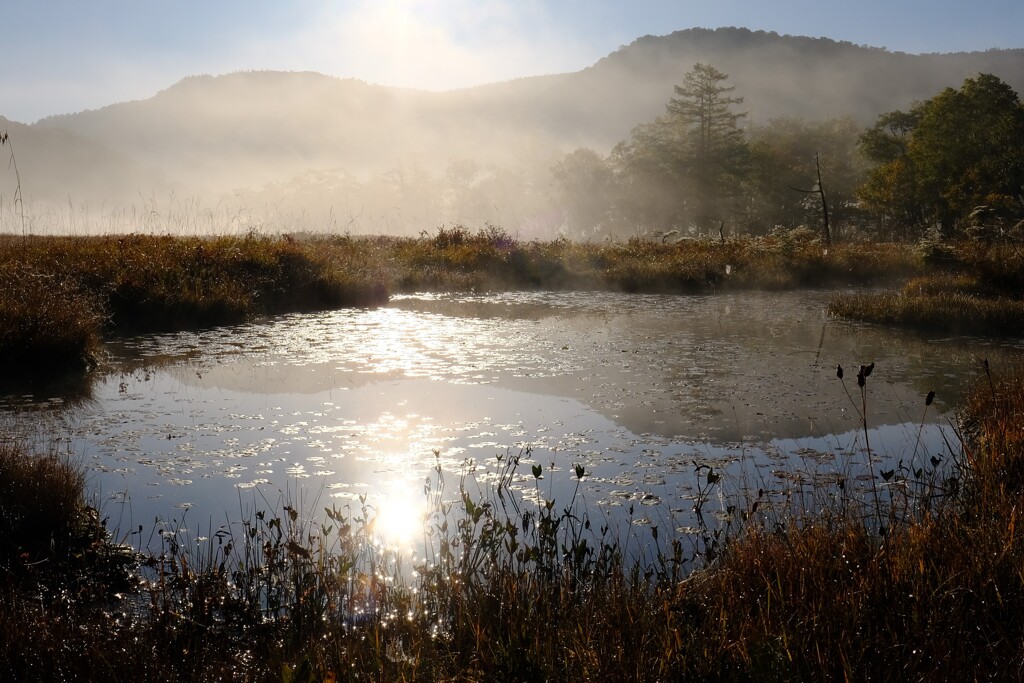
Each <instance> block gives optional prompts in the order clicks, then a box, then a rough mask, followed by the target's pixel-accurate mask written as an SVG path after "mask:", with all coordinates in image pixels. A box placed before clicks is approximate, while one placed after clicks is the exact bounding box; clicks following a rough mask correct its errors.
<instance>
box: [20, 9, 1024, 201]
mask: <svg viewBox="0 0 1024 683" xmlns="http://www.w3.org/2000/svg"><path fill="white" fill-rule="evenodd" d="M696 62H704V63H709V64H712V65H714V66H715V67H716V68H718V69H719V70H721V71H724V72H726V73H728V74H729V76H730V78H729V83H730V84H731V85H734V86H735V87H736V94H737V95H741V96H743V97H744V98H745V102H744V109H746V110H747V111H748V112H749V117H748V119H747V120H748V121H750V122H751V123H764V122H766V121H768V120H770V119H771V118H775V117H783V116H787V117H802V118H806V119H810V120H816V119H823V118H828V117H841V116H851V117H853V118H854V119H855V120H857V121H858V122H861V123H863V124H865V125H868V124H870V123H871V122H872V121H873V120H874V119H875V117H877V116H878V115H879V114H881V113H884V112H886V111H891V110H894V109H903V108H906V107H908V106H909V105H910V104H911V103H913V102H914V101H918V100H923V99H927V98H929V97H931V96H933V95H935V94H936V93H937V92H939V91H940V90H941V89H942V88H944V87H947V86H953V87H955V86H959V85H960V84H961V83H962V82H963V80H964V79H965V78H968V77H971V76H974V75H976V74H977V73H979V72H985V73H993V74H995V75H997V76H998V77H1000V78H1001V79H1003V80H1004V81H1006V82H1007V83H1009V84H1010V85H1011V86H1012V87H1013V88H1014V89H1015V90H1017V91H1018V92H1024V50H1021V49H1017V50H991V51H987V52H977V53H957V54H934V55H911V54H904V53H898V52H889V51H887V50H884V49H880V48H874V47H866V46H858V45H853V44H850V43H843V42H836V41H833V40H829V39H825V38H805V37H796V36H780V35H777V34H775V33H766V32H761V31H748V30H745V29H735V28H729V29H718V30H704V29H690V30H685V31H678V32H676V33H673V34H671V35H667V36H658V37H656V36H645V37H643V38H640V39H638V40H636V41H634V42H633V43H632V44H630V45H628V46H624V47H622V48H620V49H619V50H617V51H615V52H613V53H612V54H610V55H608V56H607V57H605V58H603V59H601V60H600V61H598V62H597V63H596V64H594V65H593V66H591V67H588V68H586V69H583V70H582V71H579V72H576V73H568V74H558V75H551V76H539V77H531V78H523V79H518V80H513V81H508V82H503V83H494V84H490V85H484V86H479V87H474V88H467V89H462V90H455V91H449V92H442V93H436V92H427V91H418V90H408V89H398V88H390V87H384V86H378V85H371V84H367V83H364V82H361V81H357V80H351V79H347V80H343V79H338V78H333V77H329V76H324V75H321V74H316V73H293V72H287V73H285V72H240V73H234V74H229V75H223V76H194V77H190V78H186V79H184V80H182V81H180V82H179V83H177V84H175V85H173V86H171V87H169V88H167V89H166V90H163V91H161V92H159V93H157V94H156V95H154V96H153V97H151V98H149V99H146V100H141V101H133V102H122V103H117V104H112V105H110V106H107V107H104V108H102V109H98V110H92V111H84V112H80V113H77V114H68V115H61V116H53V117H49V118H46V119H43V120H41V121H39V122H37V123H35V124H33V125H31V126H27V127H22V126H17V124H13V123H8V124H3V123H2V122H0V125H8V126H9V127H10V128H11V130H10V132H11V135H12V138H13V139H15V141H16V143H17V144H18V148H17V153H18V161H19V164H20V165H21V167H22V176H23V178H22V179H23V182H24V183H25V186H26V193H29V194H30V195H31V196H32V197H34V198H35V200H37V201H62V202H67V201H68V198H70V199H71V201H72V203H79V202H83V201H89V202H92V203H94V204H95V203H97V202H104V201H110V202H116V201H124V200H125V198H130V197H137V196H147V195H150V194H152V193H154V192H155V193H163V192H168V191H170V190H172V189H173V191H175V192H179V193H181V194H183V195H191V194H203V195H204V196H207V197H212V198H217V197H224V196H232V194H233V193H234V194H235V195H237V194H238V193H239V192H248V193H249V194H248V195H247V196H249V197H256V196H259V193H260V192H263V191H264V190H265V189H266V188H267V187H269V186H271V185H274V184H276V185H277V186H278V187H281V186H282V184H288V183H289V182H291V179H294V178H296V177H299V176H302V175H303V174H305V173H308V172H310V171H315V172H320V173H323V172H330V173H332V174H334V176H333V179H332V180H331V183H332V184H331V186H332V187H337V185H338V183H339V182H342V180H344V182H343V184H344V183H348V185H349V186H350V187H351V186H353V183H359V182H363V181H365V179H366V178H368V177H373V176H376V175H379V174H382V173H385V172H387V171H389V170H392V171H394V170H395V169H398V170H399V176H401V177H399V178H398V179H397V180H393V182H392V185H394V184H395V183H397V184H398V185H401V184H402V183H405V182H407V181H408V178H406V177H405V175H404V174H408V173H412V172H414V171H415V172H420V171H423V172H428V173H434V174H439V175H443V174H445V173H446V169H448V171H449V172H448V175H449V176H450V175H452V174H451V172H450V169H451V168H452V164H453V162H460V163H462V164H463V166H465V163H466V162H470V168H471V171H470V172H469V173H468V177H469V180H467V181H466V182H478V181H474V180H472V178H474V177H476V178H477V179H479V177H481V175H480V173H479V172H478V171H476V172H474V171H472V168H477V169H479V168H489V167H495V166H504V167H515V168H519V169H524V171H523V172H527V173H541V172H542V171H543V170H545V169H546V168H548V167H549V166H550V163H551V161H552V160H553V159H555V158H558V157H559V156H560V155H562V154H564V153H566V152H568V151H571V150H572V149H574V148H576V147H579V146H589V147H593V148H594V149H596V150H597V151H599V152H600V153H602V154H606V153H608V152H609V151H610V149H611V148H612V146H614V145H615V144H616V143H617V142H619V141H620V140H622V139H624V138H625V137H626V136H627V135H628V134H629V131H630V130H631V129H632V128H633V127H634V126H635V125H637V124H639V123H642V122H645V121H649V120H651V119H653V118H654V117H656V116H658V115H659V114H661V113H663V112H664V106H665V103H666V102H667V100H668V99H669V98H670V97H671V96H672V95H673V90H672V88H673V86H674V85H675V84H677V83H679V82H680V81H681V80H682V77H683V75H684V74H685V73H686V72H687V71H689V70H690V69H691V68H692V67H693V65H694V64H695V63H696ZM0 113H2V112H0ZM474 165H475V166H474ZM410 169H411V170H410ZM417 169H418V170H417ZM339 179H340V180H339ZM346 179H347V180H346ZM317 182H320V181H317ZM5 187H6V184H2V183H0V188H5ZM316 187H319V186H315V187H314V188H313V189H314V190H315V189H316ZM307 189H309V188H307ZM339 191H340V190H339ZM385 191H387V188H384V189H381V190H380V192H385ZM378 193H379V192H378ZM293 194H294V192H293ZM491 199H493V198H491ZM491 199H488V201H491ZM272 201H277V199H274V200H272ZM346 201H347V206H349V210H350V211H355V209H354V208H352V207H353V206H354V204H359V203H360V202H359V200H357V199H353V198H351V197H349V199H348V200H346ZM382 201H384V200H382ZM385 203H386V201H385ZM492 203H493V202H492ZM363 204H365V202H363ZM363 204H360V205H361V206H362V205H363ZM334 205H335V204H332V206H334ZM498 214H500V211H499V212H498ZM423 215H424V219H425V220H426V215H427V214H426V213H424V214H423ZM445 217H447V218H451V217H452V215H448V216H442V218H445Z"/></svg>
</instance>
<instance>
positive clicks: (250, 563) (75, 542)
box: [0, 366, 1024, 681]
mask: <svg viewBox="0 0 1024 683" xmlns="http://www.w3.org/2000/svg"><path fill="white" fill-rule="evenodd" d="M985 370H986V373H989V374H986V375H985V376H984V379H983V381H982V382H981V383H979V385H978V386H976V387H975V388H974V390H973V392H972V394H971V396H970V399H969V400H968V401H967V404H966V406H965V407H964V414H963V420H962V423H961V424H962V435H963V438H964V442H963V450H962V456H958V457H957V458H955V462H953V463H950V466H948V467H945V468H942V469H940V468H938V467H937V464H936V459H935V458H934V456H931V457H932V462H931V464H928V461H927V458H926V457H925V454H921V457H920V463H912V464H911V465H910V466H909V467H906V468H902V469H901V471H898V472H881V473H880V476H881V477H882V479H880V480H879V482H880V483H884V484H885V485H886V486H887V487H888V490H889V493H888V494H886V495H883V496H880V494H879V493H878V489H874V491H873V492H872V488H873V486H872V488H868V489H864V492H863V493H862V494H857V493H854V489H853V487H851V486H847V485H846V482H845V481H844V480H843V479H841V478H840V479H834V480H833V481H832V482H831V484H829V485H821V484H819V485H818V486H816V487H815V488H814V489H813V490H812V491H811V492H810V493H808V494H806V495H804V494H801V495H799V496H797V495H792V494H790V495H786V496H772V495H768V494H766V493H765V492H761V491H759V492H757V493H756V494H754V493H751V494H749V495H747V496H745V497H740V498H736V499H733V500H732V503H733V505H732V506H731V507H730V509H729V511H728V512H729V518H728V520H727V521H726V522H725V523H724V524H723V525H721V526H719V527H717V528H713V527H710V526H709V527H707V528H706V529H705V530H704V532H703V533H702V534H701V535H700V536H699V542H695V543H693V544H688V543H684V542H682V541H681V540H680V539H679V538H678V537H674V536H673V535H672V534H671V533H666V531H665V530H663V531H662V534H663V535H661V536H660V537H659V533H658V529H657V528H656V527H654V528H648V529H647V532H646V533H647V534H648V535H649V536H650V540H649V546H648V549H647V550H646V551H645V554H644V555H643V556H642V558H637V557H633V558H632V559H631V557H630V555H629V551H628V547H627V546H628V543H629V541H628V540H624V539H620V538H617V537H616V536H615V534H614V533H610V532H609V530H608V529H607V528H605V527H602V526H600V524H599V523H598V522H597V520H596V518H595V519H592V518H591V516H590V515H589V514H588V513H587V511H586V509H585V508H584V507H581V506H580V505H579V504H578V501H577V499H576V495H575V494H573V495H572V496H571V497H570V498H569V499H568V500H548V499H547V498H546V496H545V495H544V494H543V493H542V489H541V487H540V482H541V480H542V479H543V478H545V477H551V476H558V477H564V478H567V479H569V480H570V483H572V482H573V481H575V485H576V486H577V487H578V486H579V482H580V481H581V480H585V479H586V478H587V477H588V476H589V472H588V471H587V470H586V468H585V467H584V466H583V465H579V466H576V467H574V468H572V469H570V470H568V471H563V472H559V473H554V472H549V471H546V470H545V468H544V467H542V466H541V465H533V466H532V467H531V468H530V469H529V470H528V471H526V472H523V473H521V474H524V475H525V476H526V477H527V478H528V479H530V478H532V480H533V481H535V482H537V483H536V486H537V488H538V493H540V495H539V496H538V497H537V499H536V501H535V502H533V503H527V502H523V501H518V499H517V498H516V497H514V496H513V495H511V492H510V489H509V483H510V482H511V481H512V477H513V475H515V474H516V471H517V469H519V468H525V467H526V466H525V465H521V464H520V462H519V461H520V457H521V456H522V455H523V454H511V453H510V454H507V455H505V456H503V457H499V458H498V459H497V460H494V461H492V462H490V463H489V464H488V465H487V466H486V467H487V468H488V469H490V470H491V472H490V473H491V474H493V475H494V476H492V477H489V478H485V477H481V478H480V479H479V481H481V482H487V483H486V484H484V485H480V484H478V483H476V482H477V479H476V477H475V476H474V473H472V472H469V471H467V472H464V473H463V475H462V477H461V478H460V480H459V481H458V482H449V481H446V476H445V474H444V473H443V470H442V468H441V466H440V463H439V464H438V466H437V468H436V472H435V474H434V476H432V477H431V478H429V479H428V481H427V483H426V488H425V490H424V496H425V498H426V499H427V500H428V503H429V505H428V513H427V514H426V515H425V517H424V522H423V525H424V526H423V535H424V541H425V546H426V548H427V550H426V555H425V556H424V560H423V562H422V564H419V565H418V566H416V567H414V568H412V569H414V570H415V572H414V573H412V574H410V573H409V572H408V569H410V568H403V567H402V566H401V565H402V560H401V557H400V555H399V554H397V553H393V552H391V551H389V549H388V548H387V547H384V546H382V545H381V544H380V542H379V540H378V539H377V538H376V532H375V528H374V527H375V523H376V516H375V514H374V512H373V510H372V508H368V507H367V506H366V504H365V501H364V503H363V505H362V506H361V507H360V506H359V505H357V506H355V507H354V508H353V509H347V508H346V509H344V510H343V509H339V508H337V507H333V506H332V507H330V508H329V509H328V510H327V511H326V515H327V516H326V518H325V520H324V522H322V523H315V522H312V521H310V519H309V518H308V517H306V516H305V515H304V514H303V513H302V512H300V508H299V507H298V506H295V502H294V501H289V502H285V503H284V504H283V505H282V506H281V507H279V508H277V509H264V510H260V511H259V512H257V513H255V514H254V515H253V516H252V517H251V518H250V519H248V520H245V521H244V522H243V523H242V524H241V526H240V527H239V528H238V530H237V531H236V532H231V531H229V530H225V529H221V530H218V531H217V532H216V533H211V534H210V535H209V536H208V537H206V538H205V539H200V541H199V542H198V543H196V542H195V541H196V539H193V538H188V539H185V538H182V537H179V536H178V535H176V534H174V533H167V534H166V535H165V536H162V539H163V540H162V542H161V543H160V549H159V551H157V552H152V553H132V552H130V551H127V550H125V549H123V548H121V547H120V546H117V545H116V544H114V543H113V542H112V539H111V538H110V537H109V536H108V535H107V534H106V532H105V530H104V529H103V527H102V526H101V525H100V524H99V523H98V521H97V519H96V513H95V510H94V509H92V508H91V507H89V506H87V505H85V500H86V496H87V491H86V487H85V481H84V477H83V475H82V473H81V471H80V470H79V469H77V468H76V466H75V464H74V463H73V462H68V461H67V460H66V459H63V458H62V457H60V456H59V455H55V454H53V453H46V452H44V453H42V454H33V453H31V452H30V451H32V450H33V449H32V448H31V447H29V446H27V445H25V444H7V445H5V446H4V449H3V452H2V453H0V455H2V457H0V467H3V469H4V471H3V475H4V476H3V478H2V481H3V482H4V484H5V486H7V484H8V482H13V484H12V485H10V486H8V487H7V488H5V489H4V495H3V496H2V497H0V513H2V514H0V523H2V527H0V549H2V551H3V554H2V557H0V561H2V562H3V579H2V586H0V610H2V612H3V614H4V617H5V622H6V624H7V627H6V628H5V629H4V631H3V635H2V636H0V638H2V642H0V659H2V663H3V666H4V667H5V671H7V672H8V674H9V675H11V676H12V677H13V678H14V679H15V680H54V679H61V678H70V679H78V680H98V679H109V678H115V679H117V678H124V677H132V678H135V677H139V676H144V677H159V678H161V679H162V680H222V679H224V678H242V679H245V680H280V679H284V680H292V681H294V680H310V681H312V680H317V681H319V680H339V679H345V678H349V679H355V678H359V679H364V678H368V679H371V680H421V679H426V680H504V679H508V678H517V679H520V678H521V679H531V680H538V679H552V678H564V677H572V678H581V679H589V680H609V679H616V680H656V679H662V678H665V677H670V678H674V677H679V676H682V677H692V678H696V679H701V680H736V679H751V678H756V679H772V680H789V679H803V680H806V679H818V680H821V679H835V678H846V679H850V680H865V679H883V680H892V679H899V680H908V679H909V680H919V679H929V678H934V677H939V678H958V677H960V676H961V675H962V674H963V672H964V671H970V672H971V673H972V676H976V677H978V678H992V677H995V678H1005V677H1007V676H1009V677H1011V678H1013V677H1015V675H1016V673H1019V672H1020V671H1021V667H1022V666H1024V650H1022V649H1021V643H1022V642H1024V632H1022V629H1021V622H1020V619H1019V614H1020V611H1021V609H1024V582H1022V581H1021V567H1022V566H1024V541H1022V537H1021V531H1020V526H1019V520H1018V519H1017V511H1018V510H1019V508H1020V506H1021V502H1022V501H1021V496H1022V495H1024V484H1022V482H1024V477H1022V467H1021V462H1022V460H1021V454H1022V452H1021V446H1022V443H1024V436H1022V435H1024V423H1022V414H1021V411H1020V410H1019V406H1020V402H1021V400H1022V399H1024V396H1022V392H1024V375H1022V374H1021V370H1020V369H1014V370H1012V371H1005V372H1004V371H1001V370H995V369H989V368H988V367H987V366H986V368H985ZM851 374H852V372H851ZM876 377H877V375H872V374H871V372H870V369H869V368H866V367H861V368H860V371H859V373H858V376H857V379H856V382H857V385H858V386H857V387H852V385H851V389H852V391H853V392H854V394H855V395H856V394H857V393H858V392H861V393H863V392H864V390H865V387H866V386H868V385H870V383H871V382H872V381H874V379H875V378H876ZM836 381H837V382H840V381H850V382H853V381H854V380H853V378H851V377H848V378H847V379H846V380H843V379H842V378H839V379H837V380H836ZM858 398H860V397H858ZM931 400H932V399H931V396H927V397H921V409H922V410H924V411H927V410H928V407H929V404H930V403H931ZM527 455H528V454H527ZM697 476H698V478H699V479H700V480H701V481H702V484H701V486H702V490H703V491H704V492H705V495H704V496H703V497H700V496H699V497H698V498H697V499H696V500H695V501H694V504H695V506H696V507H697V508H700V507H701V506H702V505H704V504H705V503H706V502H707V501H708V500H709V497H708V496H709V494H710V492H711V491H712V490H713V489H714V488H715V487H717V486H722V485H723V484H722V482H721V481H720V477H719V475H717V474H716V473H715V472H714V471H713V470H712V469H710V468H705V469H702V470H698V472H697ZM17 482H21V484H20V485H19V484H18V483H17ZM570 490H571V489H570ZM26 535H27V540H26ZM624 543H625V545H624ZM641 560H642V561H641Z"/></svg>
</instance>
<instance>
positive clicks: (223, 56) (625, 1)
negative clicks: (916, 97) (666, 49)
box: [0, 0, 1024, 122]
mask: <svg viewBox="0 0 1024 683" xmlns="http://www.w3.org/2000/svg"><path fill="white" fill-rule="evenodd" d="M0 24H2V26H3V34H2V35H3V37H2V39H0V116H6V117H7V118H9V119H13V120H16V121H22V122H32V121H35V120H36V119H38V118H40V117H43V116H46V115H49V114H59V113H67V112H74V111H79V110H82V109H90V108H96V107H101V106H104V105H106V104H111V103H114V102H118V101H121V100H126V99H140V98H145V97H149V96H151V95H153V94H154V93H156V92H157V91H159V90H162V89H163V88H166V87H168V86H170V85H172V84H173V83H174V82H176V81H178V80H179V79H181V78H182V77H184V76H188V75H192V74H198V73H208V74H221V73H228V72H232V71H238V70H244V69H281V70H309V71H319V72H322V73H326V74H330V75H334V76H339V77H355V78H360V79H363V80H366V81H370V82H375V83H382V84H385V85H399V86H410V87H421V88H428V89H449V88H454V87H461V86H468V85H476V84H479V83H486V82H493V81H499V80H506V79H510V78H515V77H519V76H529V75H536V74H545V73H558V72H563V71H576V70H579V69H582V68H584V67H586V66H589V65H590V64H592V63H594V62H595V61H597V60H598V59H600V58H601V57H603V56H605V55H607V54H608V53H610V52H612V51H614V50H616V49H617V48H619V47H620V46H622V45H625V44H628V43H630V42H632V41H633V40H634V39H636V38H638V37H640V36H643V35H647V34H652V35H664V34H668V33H671V32H673V31H676V30H680V29H685V28H693V27H704V28H717V27H721V26H740V27H745V28H750V29H753V30H766V31H776V32H778V33H782V34H791V35H806V36H811V37H827V38H834V39H836V40H846V41H850V42H853V43H858V44H865V45H872V46H876V47H886V48H888V49H890V50H898V51H903V52H915V53H917V52H955V51H964V50H985V49H988V48H993V47H1001V48H1019V47H1024V32H1022V31H1021V27H1022V26H1024V2H1022V1H1021V0H973V2H967V1H966V0H861V1H860V2H853V1H852V0H840V1H836V0H776V1H775V2H768V1H766V0H699V1H698V0H622V1H614V0H338V1H335V2H327V1H320V2H314V1H312V0H300V1H298V2H287V3H286V2H282V0H275V1H273V2H270V1H263V0H159V1H150V0H131V1H115V0H90V1H89V2H83V0H39V1H36V0H25V1H18V0H0Z"/></svg>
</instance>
